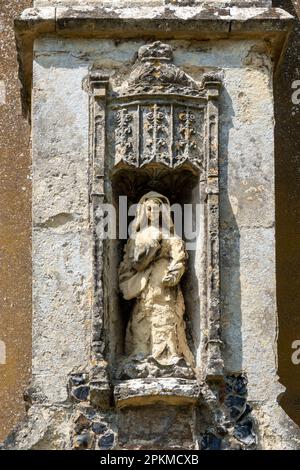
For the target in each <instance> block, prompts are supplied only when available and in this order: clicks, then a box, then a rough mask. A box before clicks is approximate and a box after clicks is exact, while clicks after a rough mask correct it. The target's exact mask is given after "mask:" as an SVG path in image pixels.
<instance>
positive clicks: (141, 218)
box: [133, 191, 174, 236]
mask: <svg viewBox="0 0 300 470" xmlns="http://www.w3.org/2000/svg"><path fill="white" fill-rule="evenodd" d="M149 226H152V227H156V228H157V229H159V230H161V231H162V232H163V233H164V234H165V235H166V236H167V235H169V236H170V235H172V234H174V224H173V220H172V217H171V207H170V201H169V199H168V198H167V197H166V196H163V195H162V194H159V193H157V192H155V191H150V192H149V193H147V194H145V195H144V196H143V197H142V198H141V199H140V201H139V203H138V206H137V210H136V214H135V219H134V223H133V230H134V232H140V231H142V230H144V229H146V228H148V227H149Z"/></svg>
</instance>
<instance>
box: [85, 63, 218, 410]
mask: <svg viewBox="0 0 300 470" xmlns="http://www.w3.org/2000/svg"><path fill="white" fill-rule="evenodd" d="M108 84H109V77H107V76H104V75H102V74H101V71H99V70H94V71H91V72H90V75H89V93H90V161H91V172H90V173H91V174H90V204H91V206H90V207H91V211H90V213H91V218H90V222H91V228H92V232H93V239H94V264H93V266H94V288H93V307H92V313H93V315H92V340H91V364H92V369H93V370H96V373H95V377H94V378H93V381H94V382H95V384H96V388H97V387H98V391H99V394H100V395H101V396H103V392H104V395H105V393H106V391H107V392H108V391H109V389H110V383H109V382H110V381H109V378H108V375H107V373H106V370H107V363H106V358H105V348H106V342H107V340H108V339H107V337H106V335H105V328H104V322H105V319H104V311H105V308H104V302H105V286H104V277H103V265H104V263H103V240H102V239H101V237H99V234H100V233H101V232H102V230H103V213H102V211H101V204H102V203H103V202H104V201H105V174H107V173H106V172H109V171H110V170H111V169H109V168H107V161H106V153H107V142H106V124H107V114H108V99H107V98H108V96H107V95H108V93H107V90H108ZM220 87H221V80H220V77H219V76H218V75H214V74H205V75H204V76H203V79H202V88H201V97H194V98H193V97H188V100H193V99H195V100H196V101H197V100H200V101H201V103H202V105H203V106H204V108H205V142H204V144H205V145H204V149H205V154H204V163H205V168H204V171H203V172H202V174H201V181H203V182H204V186H205V193H206V196H205V246H206V250H205V251H206V253H205V256H204V257H203V260H204V261H203V266H202V269H203V270H204V272H205V273H206V286H205V290H206V295H205V301H204V305H205V307H204V310H205V319H204V324H205V326H206V328H205V329H206V331H207V337H206V346H205V352H204V354H203V357H202V365H201V371H200V377H202V378H203V379H206V380H222V379H223V376H224V364H223V358H222V340H221V337H220V319H221V312H220V267H219V264H220V262H219V259H220V255H219V152H218V149H219V148H218V133H219V103H218V98H219V94H220ZM141 98H142V97H141ZM171 99H172V98H171ZM122 100H123V103H124V98H122V97H121V98H117V99H115V100H112V102H111V103H110V107H112V108H113V107H115V106H118V105H120V104H121V105H122ZM126 101H127V102H128V97H126V98H125V102H126ZM199 180H200V178H199ZM199 182H200V181H199ZM202 314H203V312H202ZM199 315H200V312H199ZM96 402H97V399H96ZM98 402H99V400H98ZM100 402H101V399H100Z"/></svg>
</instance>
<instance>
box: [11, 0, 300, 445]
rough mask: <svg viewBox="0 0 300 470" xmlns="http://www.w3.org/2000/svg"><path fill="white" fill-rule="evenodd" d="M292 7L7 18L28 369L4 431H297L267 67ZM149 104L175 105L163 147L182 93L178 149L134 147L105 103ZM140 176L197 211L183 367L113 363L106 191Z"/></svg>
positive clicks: (120, 7)
mask: <svg viewBox="0 0 300 470" xmlns="http://www.w3.org/2000/svg"><path fill="white" fill-rule="evenodd" d="M258 4H259V5H258ZM292 24H293V19H292V17H291V16H290V15H288V14H287V13H286V12H284V11H282V10H280V9H275V8H272V6H271V1H268V0H265V1H260V2H254V1H251V0H248V1H246V0H245V1H240V2H239V1H229V0H228V1H225V2H213V1H207V2H202V1H198V0H196V1H187V2H185V1H178V2H177V1H172V0H169V1H167V0H166V1H163V0H156V1H154V0H153V1H150V0H149V1H147V2H146V1H143V2H139V1H138V0H136V1H131V2H130V1H118V2H116V1H113V0H111V1H108V0H107V1H99V2H97V1H94V2H92V1H90V2H82V1H79V0H78V1H71V0H70V1H67V0H65V1H53V2H51V1H49V2H47V1H45V0H40V1H36V2H35V6H34V8H33V9H29V10H26V11H24V13H23V14H22V16H21V17H20V18H18V19H16V23H15V25H16V33H17V43H18V50H19V60H20V67H21V72H22V73H21V75H22V77H23V81H22V85H23V105H24V110H27V112H28V115H29V114H30V115H31V120H32V140H33V301H34V309H33V310H34V311H33V377H32V383H31V386H30V387H29V389H28V391H27V394H26V401H27V405H28V418H27V420H26V422H24V423H20V426H19V427H18V429H16V430H15V432H13V433H12V434H11V436H9V438H8V439H7V441H6V443H5V446H6V447H7V448H23V449H24V448H25V449H28V448H32V449H70V448H77V449H93V448H95V449H113V448H115V449H129V448H134V449H140V448H142V449H160V448H164V449H166V448H170V449H180V448H182V449H198V448H201V449H209V448H213V449H229V448H232V449H252V448H255V447H256V448H260V449H272V448H273V449H287V448H290V449H295V448H299V445H300V444H299V442H300V433H299V430H298V428H296V426H295V425H294V423H292V422H291V421H290V419H289V418H288V417H287V416H286V415H285V413H284V412H283V410H282V409H281V408H280V406H279V405H278V401H277V400H278V396H279V395H280V393H281V392H282V387H281V385H280V384H279V383H278V377H277V362H276V339H277V317H276V296H275V289H276V284H275V233H274V136H273V133H274V115H273V92H272V79H273V71H274V67H275V66H276V63H277V61H278V60H279V57H280V54H281V52H282V50H283V46H284V42H285V38H286V36H287V34H288V32H289V30H290V28H291V27H292ZM153 43H154V45H153ZM149 51H150V52H151V54H150V52H149ZM153 51H155V52H153ZM157 51H158V52H157ZM138 54H139V55H138ZM153 54H154V56H153ZM155 54H157V55H155ZM164 54H167V55H164ZM139 61H140V62H139ZM145 63H146V64H148V65H147V67H148V69H147V67H146V70H144V69H143V67H144V65H143V64H145ZM149 67H150V69H151V67H154V69H153V68H152V69H151V70H155V71H156V72H159V73H153V74H152V72H151V71H150V72H149ZM155 67H156V68H155ZM142 72H143V73H142ZM173 72H174V73H173ZM151 74H152V75H151ZM149 76H151V80H150V82H149V80H148V79H149ZM145 77H146V78H145ZM161 77H163V79H162V78H161ZM166 77H167V78H166ZM147 80H148V82H147ZM145 83H146V84H147V83H148V84H149V83H150V84H151V86H150V88H151V87H152V88H151V89H149V88H147V86H146V87H145ZM31 90H32V91H31ZM149 106H152V108H153V109H156V108H155V106H161V107H163V109H164V112H165V114H166V115H167V116H173V117H172V119H173V120H172V123H173V128H172V124H171V121H170V122H169V125H170V126H171V127H170V129H171V128H172V129H173V130H172V132H173V133H172V136H173V137H172V138H173V140H172V141H168V145H169V146H168V145H167V147H168V148H169V149H170V148H173V147H172V145H173V144H174V143H175V144H176V142H178V141H180V142H181V143H182V139H181V140H180V139H179V138H178V139H177V138H176V132H177V130H178V129H179V131H178V132H179V133H180V132H181V131H180V129H181V128H180V125H182V123H181V124H180V122H179V121H180V119H181V118H180V117H179V118H178V119H179V120H176V119H177V117H176V116H177V114H176V113H179V114H180V113H182V112H183V111H182V109H181V108H183V107H184V109H185V111H184V112H185V113H189V112H190V108H193V110H194V111H193V112H194V116H195V117H194V119H195V120H196V126H195V129H192V128H189V130H190V131H191V132H192V131H193V133H195V135H196V137H195V138H194V140H193V145H190V141H189V139H188V138H187V139H186V141H184V142H183V143H182V145H183V146H185V149H186V150H185V152H186V153H185V154H184V156H183V157H182V158H184V162H183V161H180V162H179V163H178V160H176V158H177V159H178V158H179V157H178V155H179V153H176V152H175V153H174V152H173V153H172V152H171V157H172V158H173V157H174V160H172V158H171V160H172V161H171V160H170V161H169V160H168V161H166V160H165V161H163V162H161V161H159V159H158V160H155V161H152V166H151V165H150V166H147V165H146V166H143V165H141V164H140V162H141V159H143V158H144V157H145V154H144V153H143V151H142V150H141V148H140V147H138V145H137V147H135V145H136V143H135V142H136V141H134V140H132V141H130V138H131V137H130V136H131V135H132V134H131V131H130V129H129V130H128V128H127V131H128V132H127V131H126V129H125V131H126V132H125V131H124V129H123V128H121V127H122V126H121V124H122V123H123V124H124V122H125V121H124V120H123V121H122V119H121V121H120V120H119V121H118V120H116V118H115V116H116V114H115V113H117V112H119V113H121V114H122V113H123V114H122V116H123V115H124V114H129V115H130V116H129V118H130V119H131V120H132V121H133V122H136V120H137V119H141V116H143V113H142V112H141V109H144V108H147V107H149ZM143 107H144V108H143ZM152 108H151V109H152ZM170 110H171V111H170ZM172 113H173V114H172ZM179 114H178V116H179ZM180 115H181V114H180ZM123 117H124V116H123ZM120 122H121V124H120ZM126 122H127V121H126ZM126 122H125V124H126ZM184 122H185V124H186V121H184ZM123 124H122V125H123ZM118 126H119V127H118ZM120 126H121V127H120ZM137 128H138V129H142V127H139V125H137ZM122 129H123V130H122ZM181 130H182V129H181ZM123 131H124V132H123ZM122 132H123V133H122ZM134 135H136V134H134ZM168 135H169V134H168ZM181 135H184V136H185V135H186V134H182V132H181ZM128 136H129V137H128ZM126 139H127V140H126ZM128 139H129V140H128ZM176 139H177V140H176ZM184 139H185V137H184V138H183V140H184ZM116 140H118V142H117V143H116ZM141 141H143V131H140V134H139V137H138V142H141ZM117 145H118V146H119V148H121V150H122V151H121V150H120V151H118V152H116V148H117ZM129 148H132V149H133V150H132V152H131V150H130V151H128V149H129ZM194 149H196V154H195V155H194V154H193V152H194ZM120 155H121V157H120ZM157 155H158V154H155V158H158V157H157ZM168 155H169V154H168ZM116 156H118V158H116ZM169 156H170V155H169ZM166 158H167V157H166ZM135 159H136V160H135ZM161 163H163V165H162V166H161ZM183 163H184V165H183ZM154 164H155V165H156V166H155V165H154ZM130 165H131V166H130ZM153 165H154V166H153ZM177 165H178V168H177ZM153 168H155V172H154V173H155V178H154V176H153V175H154V173H153V171H152V170H153ZM158 169H159V171H158ZM129 170H130V171H129ZM149 172H150V173H149ZM149 174H150V175H151V177H149ZM145 181H146V182H145ZM149 182H151V188H150V189H151V190H160V191H161V192H162V191H165V192H168V194H169V193H170V194H171V193H172V195H173V197H174V200H175V202H178V203H179V204H181V205H183V204H184V203H186V202H187V203H190V204H194V205H195V204H199V205H200V207H201V211H202V212H201V217H200V220H201V222H200V225H201V227H200V232H199V233H198V234H197V237H196V239H195V240H194V243H195V247H196V249H195V250H194V249H191V250H190V256H189V263H188V271H187V275H186V278H185V280H184V281H183V294H184V298H185V304H186V322H187V330H188V341H189V345H190V348H191V350H192V352H193V355H194V357H195V362H196V366H195V370H194V372H195V377H194V378H193V379H184V378H178V377H173V376H172V377H171V376H163V377H161V376H158V377H146V378H136V379H131V380H129V379H127V380H121V381H120V380H119V379H118V378H117V376H116V375H117V374H116V370H117V368H118V361H119V358H120V357H122V355H123V354H124V350H123V343H124V333H125V324H124V318H125V317H124V315H125V313H126V305H125V304H124V303H122V300H120V296H119V286H118V276H117V271H118V266H119V263H120V260H121V248H122V244H120V242H119V241H118V240H105V241H103V240H102V238H101V236H100V233H101V230H102V229H103V217H104V213H103V210H102V207H103V204H104V203H112V204H113V205H114V206H115V208H116V210H117V211H118V204H119V203H118V200H119V199H118V198H119V196H124V195H126V196H128V197H131V198H132V200H134V199H135V200H136V199H137V197H138V194H139V191H142V190H144V192H146V187H147V190H149V188H148V186H149V184H150V183H149ZM171 188H173V189H172V191H171ZM174 188H175V189H174ZM124 312H125V313H124ZM167 375H168V374H167Z"/></svg>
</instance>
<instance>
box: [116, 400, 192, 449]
mask: <svg viewBox="0 0 300 470" xmlns="http://www.w3.org/2000/svg"><path fill="white" fill-rule="evenodd" d="M137 423H143V433H142V436H141V428H140V426H137ZM118 428H119V437H118V448H119V449H169V450H172V449H185V450H188V449H195V447H196V444H195V442H194V441H193V431H194V410H193V407H192V406H182V407H181V406H166V405H155V406H145V407H142V408H140V407H138V408H135V407H133V408H125V409H122V410H120V411H119V413H118Z"/></svg>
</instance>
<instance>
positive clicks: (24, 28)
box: [15, 6, 295, 115]
mask: <svg viewBox="0 0 300 470" xmlns="http://www.w3.org/2000/svg"><path fill="white" fill-rule="evenodd" d="M294 22H295V19H294V17H293V16H292V15H290V14H289V13H287V12H286V11H284V10H282V9H280V8H266V7H253V6H252V7H250V8H247V7H243V8H238V7H226V8H215V7H207V8H206V7H201V6H198V7H197V6H195V7H193V8H191V7H184V6H172V8H171V7H169V6H158V7H156V8H155V9H153V7H149V6H139V7H138V8H137V7H132V8H129V7H128V8H118V9H117V8H113V9H112V8H111V7H110V8H109V7H91V6H81V7H74V8H69V7H64V6H57V7H49V6H48V7H41V8H29V9H26V10H24V12H23V13H22V14H21V16H20V17H19V18H16V20H15V31H16V43H17V49H18V60H19V64H20V79H21V82H22V97H23V111H24V114H27V115H29V111H30V102H31V84H32V62H33V44H34V41H35V39H37V38H38V37H39V36H41V35H45V34H47V35H48V34H55V35H58V36H62V37H84V38H118V39H120V38H136V37H141V36H143V37H151V38H152V39H154V38H157V39H173V38H176V39H196V40H201V39H203V40H207V39H210V40H213V39H235V38H237V39H240V38H247V37H249V38H253V37H263V38H266V39H269V40H270V41H271V45H272V47H273V54H274V59H275V62H276V61H278V59H279V56H280V54H281V51H282V49H283V45H284V43H285V40H286V36H287V34H288V33H289V32H290V31H291V29H292V27H293V25H294ZM187 25H188V26H187Z"/></svg>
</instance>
